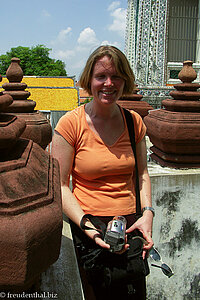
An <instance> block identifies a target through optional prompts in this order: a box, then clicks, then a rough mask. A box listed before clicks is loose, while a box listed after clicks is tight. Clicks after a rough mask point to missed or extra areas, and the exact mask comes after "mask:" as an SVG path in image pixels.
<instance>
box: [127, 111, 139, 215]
mask: <svg viewBox="0 0 200 300" xmlns="http://www.w3.org/2000/svg"><path fill="white" fill-rule="evenodd" d="M123 111H124V115H125V118H126V124H127V127H128V133H129V137H130V142H131V147H132V149H133V154H134V156H135V174H136V187H135V192H136V214H137V215H138V216H141V214H142V213H141V203H140V189H139V176H138V164H137V155H136V144H135V130H134V122H133V117H132V114H131V113H130V111H128V110H127V109H125V108H123Z"/></svg>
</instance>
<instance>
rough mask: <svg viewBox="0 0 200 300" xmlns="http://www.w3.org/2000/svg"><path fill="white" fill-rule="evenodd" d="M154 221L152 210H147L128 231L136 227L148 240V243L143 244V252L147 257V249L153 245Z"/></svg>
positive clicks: (143, 255)
mask: <svg viewBox="0 0 200 300" xmlns="http://www.w3.org/2000/svg"><path fill="white" fill-rule="evenodd" d="M152 222H153V214H152V212H151V211H147V210H146V211H145V212H144V213H143V216H142V217H141V218H139V219H138V220H137V221H136V222H135V223H134V224H133V225H132V226H130V227H129V228H128V229H127V230H126V232H127V233H130V232H132V231H134V230H135V229H138V230H139V231H140V232H141V233H142V235H143V238H144V239H145V240H146V242H147V243H146V244H144V246H143V253H142V257H143V259H144V258H145V256H146V254H147V251H149V250H150V249H151V248H152V247H153V244H154V243H153V240H152V238H151V237H152Z"/></svg>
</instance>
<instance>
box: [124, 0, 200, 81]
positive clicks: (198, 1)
mask: <svg viewBox="0 0 200 300" xmlns="http://www.w3.org/2000/svg"><path fill="white" fill-rule="evenodd" d="M199 49H200V0H193V1H188V0H176V1H175V0H128V8H127V26H126V45H125V52H126V55H127V58H128V60H129V62H130V64H131V66H132V69H133V71H134V73H135V75H136V82H137V84H138V86H139V87H144V86H146V87H149V86H151V87H153V86H157V87H162V86H166V84H176V83H178V82H176V81H178V73H179V72H180V70H181V68H182V62H183V61H185V60H191V61H193V62H194V64H193V67H194V69H195V71H196V72H197V81H199V70H200V50H199Z"/></svg>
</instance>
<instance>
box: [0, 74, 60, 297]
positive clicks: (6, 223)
mask: <svg viewBox="0 0 200 300" xmlns="http://www.w3.org/2000/svg"><path fill="white" fill-rule="evenodd" d="M0 78H1V77H0ZM12 101H13V100H12V97H11V96H10V95H9V94H4V95H3V94H2V93H0V158H1V159H0V243H1V251H0V270H1V272H0V291H2V292H4V291H5V292H7V291H10V292H16V293H18V292H21V291H27V290H29V289H31V288H32V287H33V286H34V285H35V283H36V281H37V280H38V278H39V276H40V274H41V273H42V272H44V271H45V270H46V269H47V268H48V267H49V266H50V265H51V264H52V263H54V262H55V261H56V260H57V259H58V256H59V252H60V244H61V232H62V207H61V190H60V181H59V167H58V162H57V161H56V160H55V159H53V158H52V157H51V156H50V155H49V154H48V153H47V152H46V151H44V150H43V149H42V148H41V147H40V146H39V145H38V144H36V143H34V142H33V141H31V140H28V139H21V138H20V136H21V134H23V131H24V130H25V127H26V122H25V121H24V120H23V119H22V118H18V117H16V116H14V115H11V114H7V113H2V109H4V110H5V109H6V108H7V107H8V106H9V105H12Z"/></svg>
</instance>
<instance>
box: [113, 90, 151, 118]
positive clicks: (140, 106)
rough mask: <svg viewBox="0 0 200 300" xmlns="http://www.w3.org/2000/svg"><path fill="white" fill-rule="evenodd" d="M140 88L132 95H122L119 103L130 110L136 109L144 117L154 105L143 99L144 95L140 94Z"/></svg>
mask: <svg viewBox="0 0 200 300" xmlns="http://www.w3.org/2000/svg"><path fill="white" fill-rule="evenodd" d="M138 91H139V89H135V91H134V92H133V94H132V95H126V96H122V97H121V98H120V99H119V100H118V101H117V103H118V104H119V105H120V106H122V107H124V108H126V109H130V110H134V111H136V112H137V113H138V114H139V115H140V116H141V117H142V118H144V117H145V116H147V115H148V111H149V110H151V109H153V107H152V106H151V105H150V104H148V103H147V102H145V101H141V100H142V98H143V96H142V95H140V94H138Z"/></svg>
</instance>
